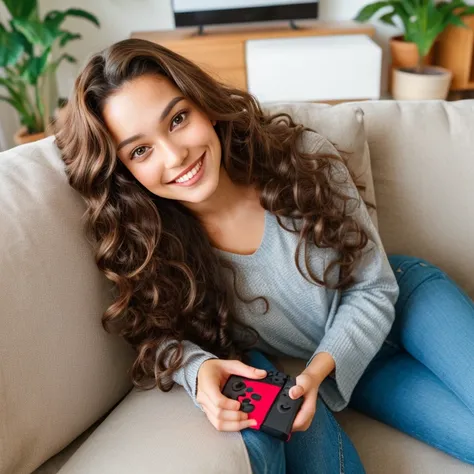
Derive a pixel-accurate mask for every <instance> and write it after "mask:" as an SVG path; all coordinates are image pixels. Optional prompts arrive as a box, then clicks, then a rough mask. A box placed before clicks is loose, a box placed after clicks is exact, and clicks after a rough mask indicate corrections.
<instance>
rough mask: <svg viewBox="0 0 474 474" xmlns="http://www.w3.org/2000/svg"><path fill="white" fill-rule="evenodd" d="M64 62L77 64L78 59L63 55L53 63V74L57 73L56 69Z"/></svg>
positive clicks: (51, 66)
mask: <svg viewBox="0 0 474 474" xmlns="http://www.w3.org/2000/svg"><path fill="white" fill-rule="evenodd" d="M64 60H66V61H67V62H69V63H77V59H76V58H75V57H74V56H71V55H70V54H62V55H61V56H60V57H59V58H58V59H57V60H56V61H54V62H53V63H51V65H50V68H51V72H55V71H56V69H57V68H58V67H59V65H60V64H61V63H62V62H63V61H64Z"/></svg>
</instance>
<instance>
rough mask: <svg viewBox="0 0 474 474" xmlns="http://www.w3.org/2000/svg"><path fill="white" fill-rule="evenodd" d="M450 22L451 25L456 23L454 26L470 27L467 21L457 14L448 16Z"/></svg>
mask: <svg viewBox="0 0 474 474" xmlns="http://www.w3.org/2000/svg"><path fill="white" fill-rule="evenodd" d="M448 22H449V23H451V25H454V26H459V27H461V28H468V26H467V25H466V23H464V22H463V21H462V20H461V18H459V17H458V16H457V15H455V14H452V15H449V17H448Z"/></svg>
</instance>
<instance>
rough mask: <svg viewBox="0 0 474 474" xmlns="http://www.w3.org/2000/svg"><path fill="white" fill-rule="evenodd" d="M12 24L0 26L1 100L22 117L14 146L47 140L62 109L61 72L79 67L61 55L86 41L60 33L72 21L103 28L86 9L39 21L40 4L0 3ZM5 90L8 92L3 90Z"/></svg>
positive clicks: (31, 0)
mask: <svg viewBox="0 0 474 474" xmlns="http://www.w3.org/2000/svg"><path fill="white" fill-rule="evenodd" d="M0 1H3V3H4V4H5V6H6V8H7V10H8V12H9V14H10V17H11V18H10V19H9V20H8V22H5V23H6V24H2V22H0V100H1V101H4V102H7V103H8V104H10V105H11V106H12V107H13V108H14V109H15V110H16V111H17V113H18V114H19V117H20V123H21V129H20V130H19V131H18V132H17V133H16V134H15V137H14V139H15V143H17V144H21V143H26V142H29V141H33V140H38V139H40V138H43V137H44V136H45V133H46V131H47V128H48V126H49V125H50V122H51V121H52V120H53V119H54V118H53V116H54V113H55V108H56V106H57V105H58V100H59V99H58V94H57V84H56V70H57V68H58V66H59V65H60V64H61V62H62V61H69V62H76V59H75V58H74V57H73V56H71V55H69V54H67V53H63V54H58V51H59V50H60V49H61V48H63V47H64V46H66V44H67V43H69V42H70V41H73V40H77V39H80V38H81V35H80V34H78V33H72V32H70V31H67V30H64V29H62V28H61V26H62V24H63V22H64V20H65V19H66V18H67V17H80V18H83V19H85V20H87V21H90V22H92V23H93V24H95V25H96V26H99V21H98V20H97V18H96V17H95V16H94V15H92V14H90V13H88V12H86V11H84V10H81V9H76V8H70V9H68V10H65V11H58V10H52V11H50V12H49V13H47V14H46V15H44V17H43V19H41V18H40V17H39V13H38V5H37V0H0ZM2 89H3V90H2Z"/></svg>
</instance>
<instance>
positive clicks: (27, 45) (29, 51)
mask: <svg viewBox="0 0 474 474" xmlns="http://www.w3.org/2000/svg"><path fill="white" fill-rule="evenodd" d="M10 27H11V29H12V34H13V35H14V37H15V41H18V42H19V43H21V44H22V45H23V49H24V50H25V52H26V54H29V55H32V54H33V45H32V44H31V43H30V42H29V41H28V40H27V39H26V38H25V36H24V35H23V34H22V33H21V32H20V31H18V29H17V28H16V26H15V23H14V21H13V20H10Z"/></svg>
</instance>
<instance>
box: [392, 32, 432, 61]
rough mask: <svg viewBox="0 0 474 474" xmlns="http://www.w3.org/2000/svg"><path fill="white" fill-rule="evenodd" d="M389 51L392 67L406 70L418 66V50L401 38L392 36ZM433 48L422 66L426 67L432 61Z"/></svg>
mask: <svg viewBox="0 0 474 474" xmlns="http://www.w3.org/2000/svg"><path fill="white" fill-rule="evenodd" d="M390 50H391V52H392V67H393V68H406V67H415V66H417V65H418V57H419V54H418V48H417V47H416V44H415V43H409V42H408V41H404V39H403V36H394V37H393V38H391V39H390ZM433 51H434V48H431V50H430V52H429V53H428V55H427V56H426V58H425V60H424V61H423V65H425V66H428V65H430V64H433V61H434V52H433Z"/></svg>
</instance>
